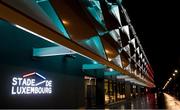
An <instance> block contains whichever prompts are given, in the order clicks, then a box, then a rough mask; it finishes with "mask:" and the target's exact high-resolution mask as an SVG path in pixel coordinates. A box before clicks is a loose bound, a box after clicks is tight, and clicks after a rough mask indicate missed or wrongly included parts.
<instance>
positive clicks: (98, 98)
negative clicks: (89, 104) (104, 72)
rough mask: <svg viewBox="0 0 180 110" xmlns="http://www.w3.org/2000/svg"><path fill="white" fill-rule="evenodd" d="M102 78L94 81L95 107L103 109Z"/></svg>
mask: <svg viewBox="0 0 180 110" xmlns="http://www.w3.org/2000/svg"><path fill="white" fill-rule="evenodd" d="M104 105H105V103H104V78H97V79H96V107H97V108H104Z"/></svg>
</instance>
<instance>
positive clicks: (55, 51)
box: [33, 46, 77, 57]
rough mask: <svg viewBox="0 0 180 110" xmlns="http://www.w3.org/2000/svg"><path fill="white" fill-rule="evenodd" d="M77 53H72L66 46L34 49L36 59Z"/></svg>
mask: <svg viewBox="0 0 180 110" xmlns="http://www.w3.org/2000/svg"><path fill="white" fill-rule="evenodd" d="M75 53H77V52H75V51H72V50H70V49H68V48H66V47H64V46H53V47H44V48H33V56H34V57H47V56H57V55H67V54H75Z"/></svg>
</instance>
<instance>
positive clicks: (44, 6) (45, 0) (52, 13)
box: [37, 0, 70, 38]
mask: <svg viewBox="0 0 180 110" xmlns="http://www.w3.org/2000/svg"><path fill="white" fill-rule="evenodd" d="M37 3H38V4H39V6H40V7H41V8H42V9H43V10H44V11H45V12H46V14H47V15H48V16H49V17H50V18H51V21H52V22H53V24H54V25H55V26H56V27H57V28H58V29H59V30H60V31H61V32H62V33H63V35H64V36H65V37H66V38H70V37H69V35H68V33H67V31H66V29H65V28H64V25H63V24H62V22H61V21H60V19H59V18H58V16H57V14H56V12H55V11H54V9H53V7H52V6H51V4H50V2H49V0H41V1H40V0H38V2H37Z"/></svg>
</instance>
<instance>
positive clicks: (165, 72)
mask: <svg viewBox="0 0 180 110" xmlns="http://www.w3.org/2000/svg"><path fill="white" fill-rule="evenodd" d="M174 1H175V0H173V1H170V0H169V1H167V0H154V1H153V0H123V3H122V4H123V6H124V7H125V8H126V10H127V12H128V14H129V17H130V19H131V22H132V24H133V26H134V27H135V30H136V32H137V36H138V37H139V39H140V42H141V44H142V46H143V49H144V51H145V53H146V56H147V58H148V60H149V62H150V64H151V66H152V68H153V70H154V76H155V79H154V80H155V83H156V86H157V87H162V86H164V84H165V83H166V81H167V80H168V78H169V77H170V76H171V75H172V72H173V71H174V69H180V68H178V67H180V48H179V45H180V43H179V42H180V40H179V36H180V34H179V31H180V28H178V27H179V20H180V17H179V11H178V10H180V9H178V3H177V2H178V1H176V2H174Z"/></svg>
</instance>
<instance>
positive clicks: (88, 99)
mask: <svg viewBox="0 0 180 110" xmlns="http://www.w3.org/2000/svg"><path fill="white" fill-rule="evenodd" d="M84 82H85V106H86V107H87V108H93V107H95V106H96V78H94V77H89V76H85V77H84Z"/></svg>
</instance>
